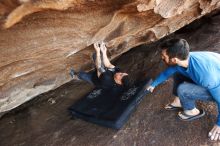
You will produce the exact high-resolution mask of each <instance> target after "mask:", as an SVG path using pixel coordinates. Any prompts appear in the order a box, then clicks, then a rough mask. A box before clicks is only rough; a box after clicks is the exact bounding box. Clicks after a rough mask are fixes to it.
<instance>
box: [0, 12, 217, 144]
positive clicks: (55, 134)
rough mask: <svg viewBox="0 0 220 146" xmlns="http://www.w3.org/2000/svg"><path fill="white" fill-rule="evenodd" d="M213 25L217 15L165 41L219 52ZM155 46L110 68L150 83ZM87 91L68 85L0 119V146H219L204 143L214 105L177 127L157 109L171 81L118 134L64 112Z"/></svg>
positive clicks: (79, 84) (172, 116) (155, 68)
mask: <svg viewBox="0 0 220 146" xmlns="http://www.w3.org/2000/svg"><path fill="white" fill-rule="evenodd" d="M219 23H220V15H219V13H217V14H215V15H213V16H212V17H206V18H202V19H201V20H199V21H196V22H194V23H193V24H190V25H189V26H186V27H185V28H183V29H181V30H179V31H177V32H176V33H175V34H172V35H170V36H168V37H167V38H170V37H181V38H185V39H186V40H187V41H189V43H190V45H191V49H192V50H210V51H215V52H220V39H219V38H220V25H219ZM167 38H165V39H167ZM159 43H160V41H159V42H156V43H154V44H151V45H143V46H140V47H137V48H134V49H132V50H131V51H129V52H127V53H125V54H123V55H122V56H120V57H119V58H117V59H116V60H115V61H114V63H115V64H117V65H118V66H121V68H122V69H124V70H127V71H128V72H129V74H130V75H131V76H133V77H134V78H135V79H142V78H145V77H147V76H151V77H153V78H155V76H156V75H157V74H158V73H159V72H160V71H161V70H163V69H164V67H165V66H164V65H163V63H162V62H161V61H160V60H159V58H160V55H159V51H158V49H157V48H158V44H159ZM152 48H154V49H152ZM152 50H153V51H152ZM137 77H138V78H137ZM139 77H140V78H139ZM92 88H93V87H92V86H90V85H89V84H87V83H85V82H83V81H71V82H69V83H67V84H65V85H63V86H61V87H59V88H58V89H56V90H54V91H50V92H48V93H45V94H41V95H39V97H37V98H35V99H34V100H32V101H30V102H28V103H26V104H24V105H22V106H20V107H18V108H17V109H15V110H13V111H11V112H10V113H8V114H6V115H4V116H3V117H2V118H1V119H0V131H1V132H0V145H1V146H14V145H15V146H17V145H18V146H38V145H39V146H42V145H43V146H44V145H45V146H72V145H74V146H92V145H98V146H106V145H108V146H109V145H110V146H111V145H112V146H123V145H124V146H146V145H161V146H175V145H181V146H187V145H192V146H197V145H200V146H201V145H202V146H204V145H220V143H216V142H215V143H214V142H211V141H209V140H208V138H207V135H208V132H209V130H210V129H211V128H212V126H213V124H214V123H215V120H216V116H217V112H216V105H215V104H214V103H211V102H209V103H201V102H199V103H198V107H200V108H204V109H205V111H206V115H205V117H203V118H201V119H199V120H196V121H192V122H182V121H180V120H179V119H178V118H177V116H176V115H177V112H170V111H165V110H164V109H163V106H164V105H165V104H166V103H168V102H169V101H171V100H172V94H171V90H172V79H169V80H168V81H167V82H165V83H164V84H162V85H160V86H159V87H158V88H156V90H155V92H154V93H153V94H149V95H147V96H145V98H144V99H143V100H142V102H141V103H140V105H139V106H138V108H137V109H136V111H135V112H134V113H133V114H132V116H131V117H130V119H129V120H128V122H127V123H126V124H125V125H124V126H123V128H122V129H121V130H118V131H117V130H113V129H109V128H105V127H101V126H98V125H95V124H91V123H88V122H85V121H83V120H80V119H71V116H70V115H69V113H68V111H67V108H68V107H70V106H71V105H72V104H73V103H74V102H75V101H77V100H78V99H80V98H81V97H82V96H83V95H85V94H86V93H88V92H89V91H91V90H92Z"/></svg>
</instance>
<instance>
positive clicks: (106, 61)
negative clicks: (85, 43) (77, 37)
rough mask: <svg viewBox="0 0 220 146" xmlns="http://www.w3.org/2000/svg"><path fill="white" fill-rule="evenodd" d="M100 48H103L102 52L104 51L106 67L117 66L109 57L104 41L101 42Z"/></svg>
mask: <svg viewBox="0 0 220 146" xmlns="http://www.w3.org/2000/svg"><path fill="white" fill-rule="evenodd" d="M100 45H101V46H100V48H101V52H102V57H103V64H104V66H105V67H106V68H115V66H114V65H113V64H111V62H110V61H109V59H108V56H107V48H106V46H105V43H104V42H101V44H100Z"/></svg>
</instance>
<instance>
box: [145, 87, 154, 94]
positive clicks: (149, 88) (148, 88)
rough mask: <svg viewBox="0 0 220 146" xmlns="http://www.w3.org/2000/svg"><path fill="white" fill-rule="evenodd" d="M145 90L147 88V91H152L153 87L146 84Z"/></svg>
mask: <svg viewBox="0 0 220 146" xmlns="http://www.w3.org/2000/svg"><path fill="white" fill-rule="evenodd" d="M145 90H148V91H150V92H151V93H152V92H153V91H154V87H152V86H147V87H146V89H145Z"/></svg>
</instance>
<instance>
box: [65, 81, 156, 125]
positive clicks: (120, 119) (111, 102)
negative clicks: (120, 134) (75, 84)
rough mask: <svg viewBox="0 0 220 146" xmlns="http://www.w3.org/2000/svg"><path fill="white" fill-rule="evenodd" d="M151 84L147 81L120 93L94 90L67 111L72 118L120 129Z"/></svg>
mask: <svg viewBox="0 0 220 146" xmlns="http://www.w3.org/2000/svg"><path fill="white" fill-rule="evenodd" d="M151 82H152V80H151V79H150V80H149V79H148V80H146V81H143V82H141V83H139V84H136V85H134V86H132V87H131V88H129V89H128V90H126V91H124V92H122V93H115V92H112V91H108V92H107V91H105V90H103V89H99V88H95V89H94V90H93V91H91V92H90V93H88V94H87V95H86V96H85V97H83V98H82V99H80V100H79V101H77V102H76V103H74V104H73V105H72V106H71V107H70V108H69V111H70V113H71V114H72V115H73V117H78V118H80V119H83V120H86V121H89V122H92V123H95V124H98V125H102V126H105V127H110V128H114V129H120V128H121V127H122V126H123V125H124V123H125V122H126V121H127V120H128V118H129V116H130V114H131V113H132V111H133V110H134V109H135V108H136V107H137V105H138V104H139V103H140V101H141V99H142V98H143V97H144V96H145V95H146V94H147V93H148V91H144V90H145V87H146V86H148V85H150V83H151Z"/></svg>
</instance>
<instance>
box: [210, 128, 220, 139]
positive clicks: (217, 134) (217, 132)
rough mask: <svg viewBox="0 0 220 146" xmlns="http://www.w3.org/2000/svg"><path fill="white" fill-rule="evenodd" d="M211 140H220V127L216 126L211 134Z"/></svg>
mask: <svg viewBox="0 0 220 146" xmlns="http://www.w3.org/2000/svg"><path fill="white" fill-rule="evenodd" d="M208 136H209V138H210V139H211V140H214V141H217V140H220V126H218V125H215V126H214V127H213V128H212V130H211V131H210V132H209V135H208Z"/></svg>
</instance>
